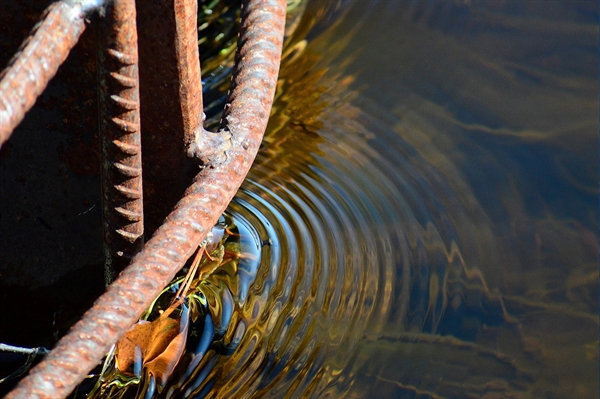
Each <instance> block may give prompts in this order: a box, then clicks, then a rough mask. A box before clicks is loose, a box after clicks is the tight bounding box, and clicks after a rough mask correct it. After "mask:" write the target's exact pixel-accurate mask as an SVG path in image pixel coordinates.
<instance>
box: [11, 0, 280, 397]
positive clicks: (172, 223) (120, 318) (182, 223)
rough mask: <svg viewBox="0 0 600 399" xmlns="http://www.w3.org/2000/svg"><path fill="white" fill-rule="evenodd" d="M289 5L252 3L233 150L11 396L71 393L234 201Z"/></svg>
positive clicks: (261, 123)
mask: <svg viewBox="0 0 600 399" xmlns="http://www.w3.org/2000/svg"><path fill="white" fill-rule="evenodd" d="M285 8H286V0H247V1H244V3H243V11H242V28H241V33H240V36H239V39H238V49H237V55H236V66H235V69H234V77H233V80H232V88H231V91H230V94H229V101H228V107H227V109H226V111H225V113H224V117H223V128H224V129H226V130H228V131H229V132H230V133H231V142H232V146H231V148H230V149H229V150H227V151H226V153H225V161H224V162H222V163H218V164H215V165H207V166H205V167H204V169H203V170H202V171H201V172H200V173H199V174H198V175H197V176H196V178H195V179H194V182H193V183H192V185H191V186H190V187H189V188H188V190H187V191H186V193H185V195H184V197H183V198H182V199H181V200H180V201H179V202H178V203H177V205H176V207H175V209H174V210H173V212H171V214H170V215H169V216H168V217H167V219H166V221H165V223H164V224H163V225H162V226H161V227H159V228H158V230H157V231H156V233H155V235H154V236H153V237H152V238H151V239H150V240H149V241H148V243H147V244H146V245H145V247H144V249H143V250H142V251H141V252H140V253H139V254H138V255H137V256H136V257H135V258H134V259H133V262H132V264H131V265H130V266H129V267H127V268H126V269H125V270H124V271H123V273H122V274H121V275H120V276H119V277H118V278H117V280H115V281H114V283H113V284H111V286H110V287H109V288H108V289H107V291H106V293H105V294H104V295H102V296H101V297H100V298H99V299H98V300H97V301H96V303H95V304H94V306H93V307H92V308H91V309H90V310H89V311H88V312H86V314H85V315H84V316H83V318H82V319H81V320H80V321H79V322H78V323H77V324H76V325H75V326H74V327H73V328H72V330H71V331H70V332H69V333H68V334H67V335H66V336H64V337H63V338H62V339H61V340H60V341H59V342H58V344H57V345H56V347H55V348H54V349H53V350H52V352H51V353H50V354H49V355H48V356H47V357H46V358H45V359H44V360H43V361H42V362H41V363H40V364H38V365H37V366H36V367H35V368H34V369H32V370H31V372H30V374H29V375H28V376H27V377H26V378H24V379H23V380H22V381H21V382H20V383H19V385H18V386H17V387H16V388H15V389H14V390H13V391H12V392H11V393H10V394H9V395H8V396H7V398H9V399H11V398H12V399H14V398H32V399H33V398H61V397H64V396H66V395H67V394H69V393H70V392H71V391H72V390H73V388H74V387H75V386H76V384H77V383H78V382H79V381H81V380H82V379H83V378H84V377H85V375H86V373H88V372H89V371H90V370H91V369H92V368H93V367H94V366H95V365H96V364H98V362H99V361H100V360H101V358H102V357H103V356H104V354H105V353H106V352H107V351H108V349H109V348H110V346H111V345H113V344H114V343H115V342H117V340H118V339H119V338H120V337H121V336H123V334H124V333H125V331H126V330H127V329H128V328H129V326H131V325H132V324H133V323H134V322H135V321H136V320H137V318H138V317H139V315H140V314H141V313H142V312H143V311H144V309H145V308H146V307H147V306H148V305H149V304H150V302H151V301H152V300H153V299H154V297H155V296H156V295H157V294H158V293H159V292H160V290H161V289H162V287H163V286H165V285H166V284H167V283H168V282H169V281H170V280H171V279H172V278H173V276H174V275H175V273H176V272H177V271H178V270H179V269H180V268H181V267H182V266H183V264H184V263H185V262H186V260H187V259H188V258H189V257H190V256H191V255H192V253H193V252H194V250H195V249H196V248H197V247H198V244H199V243H200V242H201V240H203V239H204V238H205V237H206V235H207V234H208V232H209V231H210V230H211V228H212V226H213V225H214V224H215V222H216V221H217V219H218V217H219V216H220V214H221V213H222V212H223V211H224V210H225V208H226V207H227V205H228V203H229V202H230V201H231V199H232V198H233V196H234V195H235V193H236V191H237V190H238V188H239V186H240V185H241V183H242V181H243V179H244V178H245V176H246V174H247V173H248V170H249V169H250V166H251V164H252V161H253V160H254V158H255V156H256V154H257V152H258V148H259V146H260V142H261V140H262V136H263V134H264V131H265V129H266V125H267V122H268V118H269V113H270V110H271V106H272V102H273V97H274V93H275V86H276V82H277V74H278V72H279V63H280V58H281V46H282V42H283V31H284V26H285Z"/></svg>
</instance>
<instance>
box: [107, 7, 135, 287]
mask: <svg viewBox="0 0 600 399" xmlns="http://www.w3.org/2000/svg"><path fill="white" fill-rule="evenodd" d="M135 17H136V12H135V0H114V1H113V2H110V3H108V4H107V6H106V10H105V17H104V18H102V19H101V20H100V21H99V25H100V27H99V33H100V34H99V35H98V36H99V37H98V42H97V43H98V58H99V62H98V64H99V72H98V78H99V79H98V80H99V86H100V87H99V98H100V101H99V108H100V112H99V115H100V120H99V125H100V126H99V127H100V146H101V149H102V214H103V233H104V258H105V278H106V282H107V283H110V282H111V281H113V280H114V279H115V277H116V276H117V275H118V273H119V272H120V271H122V270H123V269H124V268H125V267H126V266H127V265H128V264H129V262H131V259H132V258H133V256H134V255H135V254H136V253H137V252H139V250H140V249H141V248H142V245H143V243H144V205H143V189H142V147H141V145H142V143H141V133H140V95H139V77H138V51H137V28H136V20H135Z"/></svg>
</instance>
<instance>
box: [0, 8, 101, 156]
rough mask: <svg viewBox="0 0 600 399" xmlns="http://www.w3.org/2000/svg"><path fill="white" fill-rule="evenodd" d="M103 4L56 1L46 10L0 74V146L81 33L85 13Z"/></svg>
mask: <svg viewBox="0 0 600 399" xmlns="http://www.w3.org/2000/svg"><path fill="white" fill-rule="evenodd" d="M102 3H103V1H101V0H80V1H74V0H71V1H59V2H56V3H54V4H52V5H50V7H48V8H47V9H46V11H45V12H44V14H43V15H42V17H41V21H40V22H39V23H38V24H37V25H36V26H35V27H34V28H33V30H32V33H31V35H29V37H28V38H27V39H26V40H25V42H24V43H23V44H22V45H21V49H20V50H19V51H18V52H17V54H15V56H14V57H13V58H12V59H11V61H10V62H9V64H8V67H7V68H6V69H5V70H4V71H2V73H1V74H0V146H2V144H4V142H5V141H6V140H8V139H9V137H10V135H11V134H12V131H13V130H14V129H15V128H16V127H17V126H18V125H19V123H20V122H21V121H22V120H23V118H24V117H25V113H26V112H27V111H29V110H30V109H31V107H33V104H35V101H36V99H37V98H38V96H39V95H40V94H42V92H43V91H44V89H45V88H46V86H47V85H48V82H49V81H50V79H52V78H53V77H54V75H55V74H56V71H57V70H58V67H59V66H60V65H61V64H62V63H63V62H64V61H65V59H66V58H67V55H69V52H70V51H71V49H72V48H73V46H75V44H76V43H77V40H78V39H79V36H81V34H82V33H83V31H84V29H85V23H84V19H85V16H86V14H87V13H89V12H90V11H92V10H94V9H97V8H98V7H99V6H100V5H101V4H102Z"/></svg>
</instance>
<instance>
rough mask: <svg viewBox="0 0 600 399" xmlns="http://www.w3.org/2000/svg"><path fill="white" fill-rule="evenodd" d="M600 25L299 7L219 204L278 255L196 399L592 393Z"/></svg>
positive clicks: (580, 11)
mask: <svg viewBox="0 0 600 399" xmlns="http://www.w3.org/2000/svg"><path fill="white" fill-rule="evenodd" d="M315 3H316V2H315ZM332 3H334V2H332ZM336 4H337V3H336ZM597 17H598V15H597V10H596V8H595V7H593V6H591V5H590V4H589V3H588V2H579V3H577V2H563V3H560V2H550V3H544V5H543V7H542V5H541V3H536V2H533V3H531V2H522V3H521V2H484V3H477V4H471V3H470V2H453V1H413V2H388V1H381V2H375V1H373V2H362V1H357V2H352V3H346V4H345V5H344V6H343V7H342V8H341V9H340V8H335V7H334V6H332V5H331V4H329V5H328V6H326V5H323V3H320V4H310V5H309V7H308V9H307V11H306V15H305V23H306V24H307V25H310V22H311V21H316V25H315V26H312V27H311V28H312V29H311V30H310V31H309V32H308V34H307V36H306V39H307V42H306V43H305V42H303V41H301V40H300V39H304V38H305V36H302V34H299V38H298V39H295V38H292V40H291V43H290V44H289V46H288V47H287V52H286V54H288V57H287V58H286V62H285V63H284V65H283V68H282V76H281V81H280V86H281V93H282V94H280V97H279V98H278V100H277V102H276V104H275V112H274V115H273V119H272V121H271V125H270V126H271V128H270V131H269V132H268V136H267V138H266V140H265V145H264V146H263V149H262V151H261V153H260V154H259V157H258V159H257V162H256V165H255V167H254V168H253V170H252V172H251V174H250V176H249V178H248V181H247V182H246V184H245V185H244V187H243V189H242V191H241V192H240V194H239V196H238V199H237V200H236V202H235V204H234V205H232V208H231V209H232V212H234V213H236V212H237V213H239V214H241V215H245V217H247V218H249V219H250V218H254V221H255V223H256V224H257V225H260V226H263V229H264V231H263V232H262V234H263V235H262V238H269V239H270V240H271V242H273V245H272V246H270V247H269V248H268V249H266V250H265V252H264V253H263V265H262V266H261V268H262V270H263V273H262V274H261V273H260V272H259V277H258V278H257V282H256V285H254V286H253V288H252V289H251V293H250V294H249V297H248V301H247V303H246V305H245V307H246V308H247V310H246V312H248V313H246V312H245V316H246V317H249V314H250V313H249V312H250V309H252V311H253V312H256V313H255V314H256V315H257V316H255V317H257V319H256V320H257V321H256V323H255V324H253V325H251V326H250V327H249V328H248V331H247V333H246V335H245V336H244V338H243V339H242V341H241V344H240V347H239V349H238V351H237V352H236V353H234V354H232V355H231V356H230V357H224V358H221V359H219V360H218V361H217V364H216V365H215V368H214V369H213V371H212V373H211V378H214V381H215V385H214V386H213V388H212V389H213V390H212V391H211V392H212V393H213V394H214V395H215V396H218V397H230V396H231V395H232V394H233V393H236V396H241V397H246V396H248V397H249V396H253V397H262V396H266V397H281V396H284V395H289V396H293V397H298V396H315V397H316V396H319V397H340V396H345V397H374V396H377V397H410V398H412V397H448V398H458V397H460V398H463V397H477V398H478V397H536V398H539V397H548V398H550V397H564V398H567V397H580V398H584V397H586V398H587V397H595V396H597V394H598V379H597V375H598V351H597V343H598V338H597V337H598V303H597V298H598V268H597V253H598V245H597V231H598V222H597V221H598V212H597V195H598V189H597V181H598V176H597V170H596V169H597V165H598V159H597V148H598V147H597V144H598V143H597V127H596V126H597V117H596V111H597V108H598V101H597V93H596V92H597V62H596V50H597V44H598V43H597V41H598V27H597ZM232 328H233V327H232Z"/></svg>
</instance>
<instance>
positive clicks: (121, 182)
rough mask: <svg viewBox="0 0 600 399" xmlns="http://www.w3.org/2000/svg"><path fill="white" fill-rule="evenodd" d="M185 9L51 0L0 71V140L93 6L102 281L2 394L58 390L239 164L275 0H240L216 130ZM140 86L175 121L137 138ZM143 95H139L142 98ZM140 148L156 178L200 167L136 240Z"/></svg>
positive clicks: (262, 74) (116, 329)
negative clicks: (142, 19)
mask: <svg viewBox="0 0 600 399" xmlns="http://www.w3.org/2000/svg"><path fill="white" fill-rule="evenodd" d="M160 7H163V8H164V10H161V9H160ZM197 8H198V5H197V2H196V1H194V0H174V1H173V2H163V3H161V4H155V2H145V1H141V0H138V2H137V10H136V3H135V1H134V0H113V1H107V2H105V1H100V0H63V1H59V2H56V3H53V4H52V5H51V6H50V7H49V8H48V9H47V10H46V12H45V13H44V14H43V16H42V18H41V20H40V22H39V23H38V25H37V26H36V27H35V28H34V29H33V31H32V33H31V35H30V36H29V37H28V38H27V39H26V41H25V42H24V43H23V45H22V46H21V49H20V50H19V52H18V53H17V54H16V55H15V56H14V57H13V59H12V60H11V61H10V63H9V65H8V67H7V68H6V69H5V70H4V71H3V72H2V74H1V75H0V145H2V144H4V143H5V142H6V140H8V138H9V137H10V135H11V134H12V131H13V130H14V128H15V127H16V126H17V125H18V124H19V123H20V121H21V120H22V119H23V117H24V115H25V113H26V112H27V111H28V110H29V109H30V108H31V107H32V106H33V104H34V103H35V101H36V99H37V97H38V96H39V95H40V94H41V93H42V92H43V90H44V88H45V87H46V85H47V83H48V82H49V80H50V79H52V77H53V76H54V75H55V73H56V72H57V70H58V68H59V66H60V65H61V63H62V62H63V61H64V60H65V59H66V58H67V56H68V53H69V51H70V50H71V48H73V46H74V45H75V44H76V43H77V40H78V39H79V37H80V35H81V33H82V32H83V31H84V29H85V28H86V24H87V23H88V22H86V19H87V18H89V17H90V16H91V15H94V14H96V13H97V14H98V15H99V18H98V19H97V22H94V23H97V24H98V25H99V26H98V27H97V28H98V32H99V35H98V39H97V46H98V54H99V56H98V59H99V73H98V75H99V92H100V95H99V99H100V102H99V108H100V110H99V114H100V121H99V125H100V142H101V149H102V201H103V220H104V246H105V250H104V252H105V258H106V277H107V281H108V282H111V284H110V285H109V286H108V288H107V290H106V292H105V293H104V294H103V295H102V296H101V297H100V298H99V299H98V300H97V301H96V303H95V304H94V306H93V307H92V308H91V309H90V310H88V311H87V312H86V313H85V314H84V316H83V317H82V319H81V320H80V321H79V322H78V323H77V324H76V325H75V326H74V327H73V328H72V329H71V331H70V332H69V333H68V334H67V335H66V336H64V337H63V338H62V339H61V340H60V341H59V342H58V344H57V345H56V347H55V348H54V349H53V350H52V351H51V352H50V354H48V355H47V356H46V358H45V359H44V360H43V361H42V362H41V363H40V364H38V365H37V366H36V367H35V368H33V369H32V370H31V371H30V373H29V375H28V376H27V377H25V378H24V379H23V380H22V381H21V382H20V383H19V385H18V386H17V387H16V388H15V389H14V390H13V391H12V392H11V393H10V394H9V395H8V396H7V398H61V397H65V396H66V395H68V394H69V393H70V392H71V391H72V390H73V389H74V387H75V386H76V385H77V384H78V383H79V382H80V381H81V380H82V379H83V378H84V377H85V376H86V374H87V373H88V372H89V371H90V370H91V369H92V368H93V367H94V366H96V365H97V364H98V363H99V362H100V360H101V359H102V357H103V356H104V355H105V354H106V352H107V351H108V350H109V348H110V347H111V346H112V345H113V344H115V343H116V342H117V340H118V339H119V338H120V337H121V336H122V335H123V334H124V333H125V331H126V330H127V329H128V328H129V327H130V326H131V325H132V324H133V323H135V322H136V321H137V318H138V317H139V315H140V314H141V313H142V312H143V311H144V309H146V308H147V307H148V306H149V305H150V303H151V301H152V300H153V299H154V298H155V297H156V295H158V294H159V292H160V291H161V289H162V288H163V287H164V286H165V285H166V284H167V283H168V282H169V281H170V280H171V279H172V278H173V276H174V275H175V274H176V273H177V271H178V270H179V269H180V268H181V267H182V266H183V265H184V263H185V262H186V261H187V259H188V258H189V257H190V256H191V255H192V254H193V252H194V251H195V250H196V248H197V247H198V245H199V244H200V243H201V241H202V240H203V239H205V237H206V235H207V234H208V233H209V232H210V230H211V228H212V226H213V225H214V224H215V223H216V222H217V219H218V218H219V216H220V215H221V214H222V213H223V211H224V210H225V208H226V207H227V205H228V204H229V202H230V201H231V199H232V198H233V196H234V195H235V193H236V191H237V190H238V188H239V186H240V185H241V183H242V181H243V179H244V178H245V176H246V174H247V173H248V170H249V169H250V166H251V164H252V162H253V160H254V158H255V156H256V154H257V152H258V148H259V145H260V142H261V140H262V136H263V134H264V131H265V129H266V125H267V122H268V118H269V113H270V110H271V106H272V102H273V97H274V93H275V86H276V81H277V75H278V72H279V63H280V58H281V47H282V42H283V34H284V25H285V12H286V1H285V0H245V1H244V2H243V5H242V13H241V25H240V33H239V36H238V48H237V52H236V57H235V67H234V72H233V77H232V81H231V87H230V91H229V94H228V99H227V103H226V107H225V110H224V112H223V116H222V120H221V126H220V128H219V129H218V131H217V132H209V131H207V130H205V129H204V127H203V122H204V116H203V115H204V114H203V105H202V87H201V75H200V63H199V55H198V44H197V43H198V40H197V35H198V33H197V22H196V18H197ZM136 12H137V13H138V14H140V13H144V14H145V15H150V16H151V17H152V18H153V19H152V18H151V20H152V23H151V24H150V25H152V24H154V25H152V27H151V28H148V27H147V26H146V27H140V28H141V29H140V32H141V33H140V38H142V37H143V38H145V39H146V40H139V43H140V46H139V47H138V33H137V31H138V27H137V26H136ZM146 20H147V19H146ZM156 24H159V25H158V28H157V25H156ZM151 32H153V34H155V35H160V36H161V39H156V40H157V42H160V41H161V40H162V42H164V43H165V45H164V47H162V48H158V50H156V49H155V48H153V49H154V50H149V46H148V43H149V40H148V39H147V38H148V36H149V35H150V33H151ZM165 38H166V39H165ZM144 51H155V52H156V58H157V65H158V68H159V70H160V71H162V72H161V74H160V77H157V76H154V77H153V78H152V76H153V73H154V74H156V71H149V72H148V73H147V74H146V76H150V78H149V79H141V80H140V77H139V72H140V71H139V66H138V52H139V53H140V54H142V53H143V52H144ZM165 71H166V72H165ZM169 71H170V72H169ZM168 73H172V74H173V79H176V81H177V82H178V85H177V90H175V92H172V93H168V92H167V93H165V92H161V91H160V90H161V86H164V85H162V84H161V83H160V78H163V79H164V78H165V75H164V74H168ZM140 81H141V83H140ZM144 91H146V92H147V93H149V94H148V98H150V99H151V98H157V99H160V101H158V100H157V101H156V102H154V103H158V102H160V106H162V107H163V109H165V112H168V113H170V114H171V115H174V116H173V118H175V119H176V121H175V123H174V124H172V125H171V133H169V134H171V136H169V137H159V138H158V139H157V141H156V142H155V143H149V144H148V146H145V145H143V144H142V140H141V133H143V132H141V125H140V118H144V117H145V116H144V109H145V108H144V107H143V106H140V92H141V93H142V95H141V97H142V98H144V94H143V93H144ZM152 103H153V102H152V101H148V104H149V105H150V106H152ZM165 134H166V133H165ZM157 143H158V144H157ZM142 148H143V150H144V152H149V154H148V155H149V156H150V157H152V159H153V160H155V159H156V160H162V162H170V164H169V165H170V166H171V167H170V168H166V169H168V170H169V173H172V174H173V175H172V176H170V177H169V176H167V177H164V176H163V178H166V179H167V180H168V179H178V178H180V177H179V176H182V175H183V174H184V173H183V166H182V165H185V163H186V162H189V159H192V160H194V161H195V162H197V163H198V164H199V165H200V167H201V168H200V172H199V173H198V174H197V175H196V176H195V178H194V179H193V182H192V184H191V185H189V187H188V188H187V190H186V191H185V193H184V195H183V197H181V198H179V200H178V201H177V203H176V205H175V207H174V209H173V210H172V211H171V212H170V213H169V214H168V216H167V217H166V219H165V221H164V223H162V224H160V226H159V227H158V228H157V229H156V231H155V233H154V235H153V236H152V238H150V239H149V240H148V241H147V242H146V243H145V244H144V227H145V226H147V225H148V223H149V222H148V220H146V221H145V216H146V219H147V215H148V211H147V210H146V211H145V210H144V209H143V205H142V200H143V191H144V187H145V185H146V182H143V181H142V172H143V171H142V161H141V151H142ZM163 165H164V164H163ZM177 165H179V166H181V168H178V167H177ZM148 175H150V176H154V175H153V174H152V173H146V171H144V176H145V177H147V176H148ZM161 202H164V201H162V200H161ZM167 203H168V201H167ZM147 208H148V207H147ZM154 219H155V220H156V218H154ZM155 223H156V222H155ZM157 224H158V223H157ZM146 228H147V227H146ZM151 230H154V228H151ZM127 264H129V265H128V266H127V267H125V266H126V265H127ZM118 273H120V274H119V275H118V277H116V276H117V274H118ZM115 277H116V278H115ZM113 279H114V281H113Z"/></svg>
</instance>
